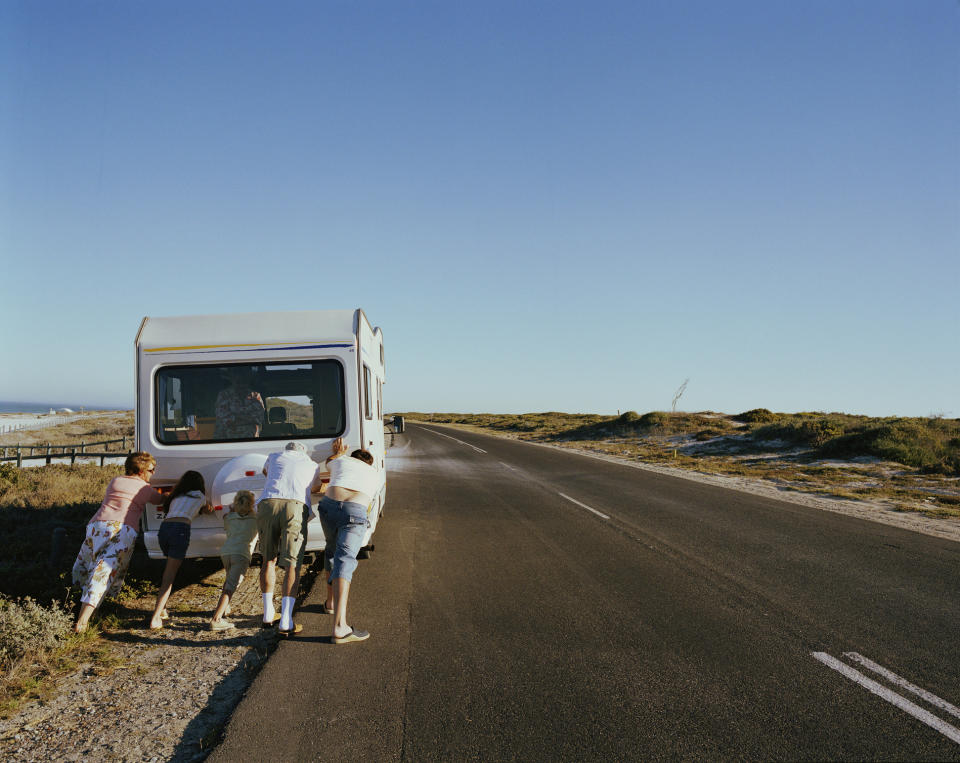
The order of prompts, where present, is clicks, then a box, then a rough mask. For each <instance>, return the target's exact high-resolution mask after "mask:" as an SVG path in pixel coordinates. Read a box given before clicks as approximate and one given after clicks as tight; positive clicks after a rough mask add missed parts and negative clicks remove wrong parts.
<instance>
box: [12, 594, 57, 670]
mask: <svg viewBox="0 0 960 763" xmlns="http://www.w3.org/2000/svg"><path fill="white" fill-rule="evenodd" d="M72 622H73V620H72V618H71V617H70V613H69V612H67V610H65V609H64V608H63V607H62V606H61V605H60V604H59V602H53V603H51V604H50V606H48V607H44V606H41V605H40V604H38V603H37V602H36V601H34V600H33V599H31V598H29V597H27V598H24V599H19V600H18V599H9V598H7V597H6V596H2V595H0V664H2V665H3V666H4V668H6V667H8V666H9V665H10V664H11V663H12V662H14V661H16V660H18V659H19V658H21V657H23V656H24V655H25V654H28V653H30V652H35V651H47V650H50V649H53V648H55V647H56V646H57V645H59V644H60V642H61V641H63V640H64V639H65V638H67V637H68V636H69V634H70V626H71V624H72Z"/></svg>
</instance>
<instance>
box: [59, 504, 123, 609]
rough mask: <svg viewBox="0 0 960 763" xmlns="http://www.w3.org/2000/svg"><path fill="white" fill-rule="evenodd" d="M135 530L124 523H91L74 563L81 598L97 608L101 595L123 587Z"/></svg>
mask: <svg viewBox="0 0 960 763" xmlns="http://www.w3.org/2000/svg"><path fill="white" fill-rule="evenodd" d="M136 540H137V531H136V530H135V529H133V528H132V527H130V525H125V524H124V523H123V522H119V521H112V522H90V523H89V524H88V525H87V537H86V538H85V539H84V541H83V545H82V546H80V553H79V554H77V561H75V562H74V563H73V583H74V585H82V586H83V592H82V594H81V596H80V601H82V602H83V603H84V604H92V605H93V606H94V607H99V606H100V602H101V601H103V598H104V596H116V595H117V594H118V593H120V589H121V588H122V587H123V576H124V575H126V574H127V567H128V566H129V564H130V557H131V556H133V546H134V543H136Z"/></svg>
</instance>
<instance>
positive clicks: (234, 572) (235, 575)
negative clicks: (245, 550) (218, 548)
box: [220, 554, 250, 596]
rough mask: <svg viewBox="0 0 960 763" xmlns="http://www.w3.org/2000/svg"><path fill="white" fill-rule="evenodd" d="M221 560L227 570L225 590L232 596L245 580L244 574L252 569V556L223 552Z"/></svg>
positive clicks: (224, 583) (224, 582)
mask: <svg viewBox="0 0 960 763" xmlns="http://www.w3.org/2000/svg"><path fill="white" fill-rule="evenodd" d="M220 560H221V561H222V562H223V569H225V570H226V571H227V577H226V580H224V581H223V590H224V592H225V593H228V594H230V595H231V596H232V595H233V594H234V592H235V591H236V590H237V589H238V588H239V587H240V583H241V582H243V576H244V575H246V574H247V570H248V569H250V557H249V556H243V555H242V554H226V555H224V554H221V555H220Z"/></svg>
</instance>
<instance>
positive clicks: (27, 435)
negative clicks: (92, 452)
mask: <svg viewBox="0 0 960 763" xmlns="http://www.w3.org/2000/svg"><path fill="white" fill-rule="evenodd" d="M124 436H126V437H127V438H128V439H130V440H131V442H132V438H133V411H117V412H116V413H108V414H104V415H93V414H92V413H87V414H84V416H83V417H82V418H80V419H77V420H76V421H72V422H70V423H68V424H60V425H59V426H55V427H50V428H49V429H23V430H20V431H19V432H8V433H6V434H3V435H0V447H2V446H4V445H6V446H11V445H13V446H16V445H17V444H20V445H41V444H43V445H45V444H47V443H49V444H51V445H74V444H79V443H81V442H87V443H90V442H100V441H103V440H116V439H119V438H121V437H124ZM118 449H119V448H118Z"/></svg>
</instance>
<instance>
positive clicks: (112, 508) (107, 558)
mask: <svg viewBox="0 0 960 763" xmlns="http://www.w3.org/2000/svg"><path fill="white" fill-rule="evenodd" d="M156 466H157V460H156V459H155V458H154V457H153V456H151V455H150V454H149V453H147V452H145V451H139V452H137V453H131V454H130V455H129V456H127V460H126V462H125V463H124V473H125V476H123V477H114V478H113V479H112V480H110V484H109V485H107V492H106V495H105V496H104V498H103V503H101V504H100V508H99V510H98V511H97V513H96V514H94V515H93V517H92V518H91V519H90V521H89V522H88V523H87V533H86V538H85V539H84V541H83V545H82V546H81V547H80V553H78V554H77V560H76V562H74V564H73V582H74V584H75V585H80V586H82V592H81V595H80V614H79V616H78V617H77V622H76V624H75V625H74V626H73V630H74V632H75V633H83V631H85V630H86V629H87V626H88V625H89V623H90V616H91V615H92V614H93V612H94V610H96V608H97V607H99V606H100V602H102V601H103V599H104V597H105V596H116V595H117V594H118V593H119V592H120V589H121V588H122V587H123V577H124V575H125V574H126V571H127V566H128V565H129V564H130V557H131V556H132V555H133V546H134V543H135V542H136V540H137V532H138V530H139V528H140V515H141V514H143V510H144V509H145V508H146V505H147V504H148V503H153V504H158V503H160V502H161V501H162V500H163V496H162V495H160V493H158V492H157V491H156V490H154V489H153V488H152V487H150V477H151V476H152V475H153V471H154V469H155V468H156Z"/></svg>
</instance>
